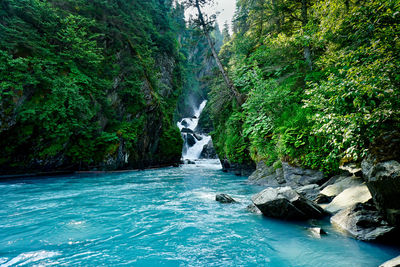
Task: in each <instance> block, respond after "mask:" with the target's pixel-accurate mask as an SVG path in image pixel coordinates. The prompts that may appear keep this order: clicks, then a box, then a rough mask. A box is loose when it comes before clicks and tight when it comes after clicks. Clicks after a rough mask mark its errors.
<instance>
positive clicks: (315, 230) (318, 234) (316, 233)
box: [307, 227, 326, 238]
mask: <svg viewBox="0 0 400 267" xmlns="http://www.w3.org/2000/svg"><path fill="white" fill-rule="evenodd" d="M307 230H308V231H309V232H310V234H311V235H312V236H314V237H317V238H321V236H322V235H326V232H325V231H324V229H322V228H320V227H311V228H308V229H307Z"/></svg>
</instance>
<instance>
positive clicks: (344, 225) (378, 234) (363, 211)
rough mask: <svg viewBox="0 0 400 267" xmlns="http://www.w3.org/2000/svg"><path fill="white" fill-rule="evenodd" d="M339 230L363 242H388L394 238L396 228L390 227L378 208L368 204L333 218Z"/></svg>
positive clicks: (353, 207)
mask: <svg viewBox="0 0 400 267" xmlns="http://www.w3.org/2000/svg"><path fill="white" fill-rule="evenodd" d="M331 223H332V224H333V225H334V226H335V227H337V228H338V229H339V230H341V231H344V232H346V233H348V234H350V235H351V236H353V237H355V238H357V239H359V240H363V241H387V240H390V239H392V238H393V234H394V233H395V228H394V227H392V226H389V225H388V223H387V222H386V221H384V220H383V218H382V216H381V215H380V214H379V212H378V211H377V210H376V208H375V207H374V206H373V205H371V204H368V203H357V204H354V205H352V206H351V207H349V208H346V209H344V210H342V211H340V212H339V213H337V214H336V215H335V216H333V217H332V218H331Z"/></svg>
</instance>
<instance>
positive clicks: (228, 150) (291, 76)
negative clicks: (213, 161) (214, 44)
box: [210, 0, 400, 173]
mask: <svg viewBox="0 0 400 267" xmlns="http://www.w3.org/2000/svg"><path fill="white" fill-rule="evenodd" d="M302 3H307V6H303V4H302ZM399 14H400V5H399V3H398V1H394V0H389V1H378V0H376V1H368V2H359V1H358V2H353V1H343V0H335V1H292V0H277V1H272V0H271V1H249V0H238V1H237V10H236V14H235V21H234V35H233V36H232V37H231V38H229V39H227V40H226V42H225V44H224V46H223V48H222V51H221V53H220V56H221V57H222V60H223V62H225V63H229V68H230V73H233V77H232V78H233V80H234V82H235V85H236V86H237V88H239V89H240V91H241V92H242V93H246V94H247V100H246V103H245V104H244V105H243V106H242V108H241V109H237V108H236V107H235V106H234V105H232V104H231V97H227V93H225V92H226V90H225V89H223V88H221V86H220V84H221V83H220V78H218V79H219V81H216V82H215V89H213V90H212V91H211V93H210V98H211V99H210V103H211V105H212V108H211V111H212V116H211V117H212V119H213V122H214V126H215V127H216V128H217V129H216V131H215V133H214V137H215V138H214V141H215V146H216V147H217V149H218V150H219V151H218V152H219V153H220V155H226V156H227V157H228V158H229V159H230V160H231V161H233V162H241V161H243V160H248V158H249V157H251V159H252V160H254V161H259V160H264V161H266V163H267V164H271V165H272V164H274V163H275V165H276V164H277V163H276V162H279V159H280V160H285V161H289V162H291V163H293V164H298V165H302V166H305V167H309V168H313V169H321V170H324V171H325V172H327V173H335V172H336V171H337V170H338V167H339V164H340V163H341V162H343V161H359V160H360V159H362V157H364V156H365V155H366V152H367V150H368V147H369V145H370V143H371V142H372V141H373V140H374V138H376V137H377V136H379V135H380V133H381V132H384V131H388V130H393V129H397V130H399V128H400V122H399V118H400V116H399V115H400V114H399V110H400V95H399V90H398V88H400V87H399V85H400V84H399V81H400V78H399V77H400V72H399V66H400V57H399V55H400V53H399V51H400V50H399V49H400V42H399V39H398V34H399V32H400V28H399V25H400V23H399V22H400V15H399ZM224 57H225V58H224ZM224 129H225V130H224Z"/></svg>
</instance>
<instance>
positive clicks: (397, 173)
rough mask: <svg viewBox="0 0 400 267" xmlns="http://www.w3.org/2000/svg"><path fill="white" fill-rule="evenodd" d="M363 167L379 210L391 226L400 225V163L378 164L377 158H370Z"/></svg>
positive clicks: (364, 162) (364, 161)
mask: <svg viewBox="0 0 400 267" xmlns="http://www.w3.org/2000/svg"><path fill="white" fill-rule="evenodd" d="M361 165H362V170H363V173H364V179H365V180H366V184H367V186H368V189H369V191H370V192H371V195H372V198H373V200H374V203H375V204H376V206H377V208H378V210H379V211H381V213H382V214H383V215H384V216H385V218H386V219H387V220H388V221H389V222H390V223H391V224H393V225H400V163H399V162H398V161H396V160H390V161H384V162H378V163H376V158H374V157H373V156H369V157H367V158H366V159H364V160H363V162H362V164H361Z"/></svg>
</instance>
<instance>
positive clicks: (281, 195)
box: [252, 186, 324, 220]
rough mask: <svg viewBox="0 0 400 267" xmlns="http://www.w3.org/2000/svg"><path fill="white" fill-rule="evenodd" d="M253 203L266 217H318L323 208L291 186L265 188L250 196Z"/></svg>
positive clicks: (299, 218) (286, 218)
mask: <svg viewBox="0 0 400 267" xmlns="http://www.w3.org/2000/svg"><path fill="white" fill-rule="evenodd" d="M252 201H253V203H254V205H255V206H256V207H257V208H258V209H260V210H261V212H262V213H263V214H264V215H265V216H268V217H273V218H280V219H284V220H307V219H310V218H320V217H322V216H323V215H324V212H323V210H322V209H321V208H320V207H319V206H317V205H316V204H314V203H313V202H312V201H310V200H308V199H306V198H304V197H303V196H301V195H300V194H298V193H297V192H296V191H294V190H293V189H292V188H290V187H288V186H286V187H278V188H271V187H270V188H267V189H265V190H263V191H261V192H260V193H258V194H256V195H255V196H253V197H252Z"/></svg>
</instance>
